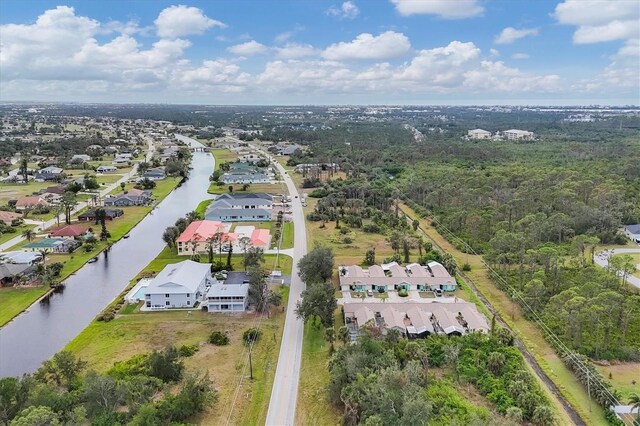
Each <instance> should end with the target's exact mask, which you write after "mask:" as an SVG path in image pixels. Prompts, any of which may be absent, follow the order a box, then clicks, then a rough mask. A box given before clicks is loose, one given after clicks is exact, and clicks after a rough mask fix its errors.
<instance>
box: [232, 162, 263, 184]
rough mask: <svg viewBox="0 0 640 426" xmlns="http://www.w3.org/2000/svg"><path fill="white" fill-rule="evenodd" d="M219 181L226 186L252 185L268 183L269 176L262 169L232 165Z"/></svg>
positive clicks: (245, 164) (246, 165)
mask: <svg viewBox="0 0 640 426" xmlns="http://www.w3.org/2000/svg"><path fill="white" fill-rule="evenodd" d="M220 180H221V181H222V182H224V183H226V184H245V183H248V184H252V183H269V182H270V180H269V176H267V175H266V173H265V172H264V171H263V169H261V168H258V167H254V166H251V165H249V164H248V163H233V164H231V165H230V169H229V171H228V172H226V173H224V174H223V175H222V176H220Z"/></svg>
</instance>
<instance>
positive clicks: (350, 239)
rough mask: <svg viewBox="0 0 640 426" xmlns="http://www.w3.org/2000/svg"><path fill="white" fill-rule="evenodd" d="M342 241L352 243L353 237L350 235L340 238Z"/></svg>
mask: <svg viewBox="0 0 640 426" xmlns="http://www.w3.org/2000/svg"><path fill="white" fill-rule="evenodd" d="M342 242H343V243H345V244H351V243H353V238H351V237H344V238H343V239H342Z"/></svg>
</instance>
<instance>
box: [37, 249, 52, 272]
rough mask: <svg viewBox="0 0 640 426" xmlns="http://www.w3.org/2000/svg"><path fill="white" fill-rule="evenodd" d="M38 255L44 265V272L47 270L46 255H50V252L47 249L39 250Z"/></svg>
mask: <svg viewBox="0 0 640 426" xmlns="http://www.w3.org/2000/svg"><path fill="white" fill-rule="evenodd" d="M38 253H40V256H42V264H43V265H44V268H45V270H46V269H47V255H48V254H49V253H51V250H49V249H46V248H45V249H42V250H39V251H38Z"/></svg>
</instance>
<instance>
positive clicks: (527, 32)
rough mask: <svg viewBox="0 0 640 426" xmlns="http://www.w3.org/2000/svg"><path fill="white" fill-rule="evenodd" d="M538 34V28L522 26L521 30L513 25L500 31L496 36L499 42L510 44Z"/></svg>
mask: <svg viewBox="0 0 640 426" xmlns="http://www.w3.org/2000/svg"><path fill="white" fill-rule="evenodd" d="M536 35H538V29H537V28H522V29H520V30H518V29H515V28H513V27H507V28H505V29H503V30H502V32H500V34H498V35H497V36H496V38H495V40H494V41H495V42H496V43H497V44H509V43H513V42H514V41H516V40H519V39H521V38H523V37H527V36H536Z"/></svg>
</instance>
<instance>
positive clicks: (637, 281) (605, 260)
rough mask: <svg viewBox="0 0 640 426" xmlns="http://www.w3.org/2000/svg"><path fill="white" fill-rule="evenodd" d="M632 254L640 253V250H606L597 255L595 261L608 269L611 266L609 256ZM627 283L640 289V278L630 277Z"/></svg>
mask: <svg viewBox="0 0 640 426" xmlns="http://www.w3.org/2000/svg"><path fill="white" fill-rule="evenodd" d="M632 253H640V248H637V249H636V248H617V249H611V250H606V251H601V252H600V253H597V254H596V256H595V261H596V263H597V264H598V265H600V266H602V267H603V268H606V267H607V266H608V265H609V256H610V255H612V254H614V255H615V254H632ZM627 282H628V283H629V284H631V285H634V286H636V287H637V288H640V278H638V277H634V276H633V275H630V276H628V277H627Z"/></svg>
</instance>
